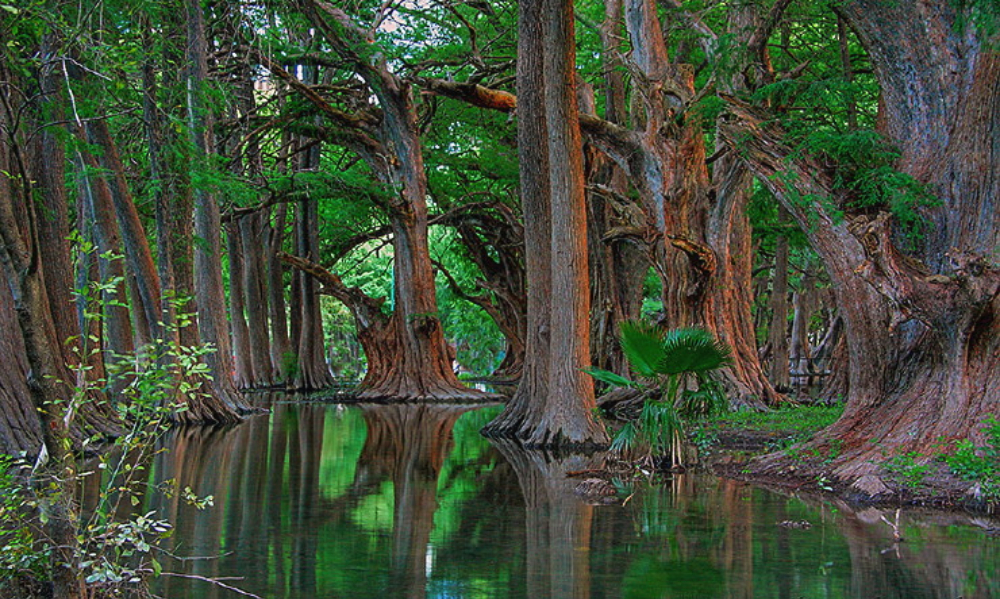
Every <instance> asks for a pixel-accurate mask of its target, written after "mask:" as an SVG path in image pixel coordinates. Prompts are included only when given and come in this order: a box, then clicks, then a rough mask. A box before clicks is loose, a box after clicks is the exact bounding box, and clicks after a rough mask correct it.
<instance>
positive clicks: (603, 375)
mask: <svg viewBox="0 0 1000 599" xmlns="http://www.w3.org/2000/svg"><path fill="white" fill-rule="evenodd" d="M580 370H582V371H584V372H586V373H587V374H589V375H590V376H592V377H594V378H595V379H597V380H599V381H601V382H602V383H607V384H609V385H611V386H612V387H638V385H636V383H634V382H632V381H630V380H628V379H627V378H625V377H623V376H621V375H620V374H616V373H614V372H611V371H610V370H604V369H601V368H581V369H580Z"/></svg>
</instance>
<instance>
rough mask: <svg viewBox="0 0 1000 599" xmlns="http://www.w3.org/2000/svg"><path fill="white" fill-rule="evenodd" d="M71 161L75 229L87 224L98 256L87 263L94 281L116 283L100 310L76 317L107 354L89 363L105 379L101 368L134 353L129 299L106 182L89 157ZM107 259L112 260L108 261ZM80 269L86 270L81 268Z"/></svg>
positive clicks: (82, 155) (119, 386)
mask: <svg viewBox="0 0 1000 599" xmlns="http://www.w3.org/2000/svg"><path fill="white" fill-rule="evenodd" d="M74 162H75V163H76V165H77V170H78V173H77V176H78V180H79V183H80V184H79V189H80V197H79V199H78V202H79V208H80V210H79V216H80V217H81V220H80V223H79V227H80V228H83V227H86V226H87V224H88V223H89V224H90V225H91V227H90V229H91V230H90V235H91V236H92V238H93V241H94V245H95V246H96V249H97V254H98V255H97V256H94V255H91V256H89V260H94V261H96V264H95V265H96V266H97V269H96V274H97V277H98V279H97V280H96V281H95V282H100V283H102V284H109V283H111V281H112V280H117V283H115V284H114V286H113V290H109V291H105V292H103V293H102V297H101V298H99V299H100V300H101V304H103V307H100V306H101V304H98V305H90V306H84V312H85V313H84V314H80V317H79V322H80V326H81V327H82V328H83V330H87V337H88V339H89V338H90V337H91V336H92V335H93V334H96V337H97V338H98V339H100V340H101V341H102V345H103V346H104V347H103V349H104V350H106V351H107V356H104V355H103V353H102V354H99V358H100V359H99V360H92V361H93V362H99V364H92V366H96V367H99V370H98V372H100V373H101V374H100V375H99V376H98V378H103V377H104V376H106V373H105V370H104V365H108V366H111V365H114V364H115V363H116V362H117V361H118V360H120V359H122V358H125V359H127V356H128V355H130V354H132V353H133V351H134V350H135V347H134V345H133V339H132V322H131V319H130V318H129V310H128V301H129V296H128V291H127V288H126V285H125V282H126V278H125V268H124V265H123V264H122V259H121V257H120V256H121V253H122V245H121V237H120V236H119V233H118V225H117V223H116V222H115V218H114V206H113V204H112V201H111V191H110V189H109V188H108V184H107V181H106V180H105V179H104V177H102V176H100V175H99V174H98V165H97V161H96V160H95V159H94V157H93V156H91V155H89V154H86V153H84V152H77V160H75V161H74ZM81 233H83V234H84V235H86V232H85V231H81ZM107 256H113V257H111V258H108V257H107ZM84 264H86V262H84ZM84 268H86V267H85V266H84ZM87 274H89V273H83V275H84V276H82V277H80V279H82V280H78V287H79V288H80V289H83V288H84V287H85V286H86V285H87V284H89V282H90V277H88V276H86V275H87ZM93 299H98V298H93ZM87 300H88V298H87V296H86V295H84V296H83V297H78V298H77V301H78V302H80V301H87ZM90 310H99V311H100V312H99V313H98V314H97V316H99V317H100V318H98V319H97V322H96V325H97V326H96V329H97V330H96V331H91V330H88V329H89V328H93V327H92V324H91V323H88V318H89V317H88V315H87V314H86V312H87V311H90ZM91 316H94V315H91ZM102 324H103V325H104V331H103V332H102V330H101V329H102ZM93 349H94V348H89V351H88V352H87V353H88V354H89V353H90V351H92V350H93ZM126 382H127V381H124V380H122V379H119V380H117V381H114V385H113V386H112V389H113V391H114V392H115V393H117V392H119V391H121V389H122V388H123V386H124V384H125V383H126Z"/></svg>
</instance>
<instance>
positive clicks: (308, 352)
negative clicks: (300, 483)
mask: <svg viewBox="0 0 1000 599" xmlns="http://www.w3.org/2000/svg"><path fill="white" fill-rule="evenodd" d="M304 162H305V163H304V165H303V167H304V169H312V168H319V148H318V146H317V147H313V148H312V149H311V150H309V151H308V152H306V155H305V156H304ZM317 221H318V214H317V212H316V200H315V199H312V198H306V199H304V200H302V201H301V202H299V209H298V213H297V215H296V220H295V226H296V240H297V243H298V248H297V249H298V255H299V256H300V257H303V258H306V259H307V260H311V261H317V260H318V259H319V223H318V222H317ZM299 279H300V280H299V293H300V294H301V296H300V297H301V306H300V309H301V312H300V314H299V318H300V320H299V322H300V325H299V326H300V329H299V339H298V359H299V362H298V368H297V369H296V372H295V380H294V382H293V387H294V388H295V389H323V388H325V387H329V386H330V385H332V384H333V377H331V376H330V369H329V367H328V366H327V364H326V353H325V352H324V345H325V344H324V340H323V316H322V314H321V313H320V305H319V293H318V290H317V289H316V285H315V283H314V282H313V280H312V278H311V277H308V276H306V275H305V274H304V273H300V274H299Z"/></svg>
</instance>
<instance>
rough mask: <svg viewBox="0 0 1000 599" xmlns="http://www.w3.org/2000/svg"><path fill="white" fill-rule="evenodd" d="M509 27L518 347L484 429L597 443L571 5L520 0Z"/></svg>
mask: <svg viewBox="0 0 1000 599" xmlns="http://www.w3.org/2000/svg"><path fill="white" fill-rule="evenodd" d="M518 32H519V44H520V46H519V48H518V66H517V70H518V95H519V97H520V108H519V123H518V142H519V143H518V146H519V152H520V168H521V186H522V187H521V198H522V205H523V206H524V217H525V256H526V262H527V263H526V267H527V278H528V293H529V295H528V342H527V355H526V362H525V370H524V375H523V376H522V377H521V384H520V386H519V387H518V391H517V393H516V394H515V395H514V398H513V399H512V400H511V402H510V403H509V404H508V405H507V408H506V409H505V410H504V412H503V413H502V414H501V415H500V416H498V417H497V419H495V420H494V421H493V422H491V423H490V424H489V425H487V427H486V428H485V429H484V433H486V434H489V435H494V436H502V437H514V438H520V439H522V440H523V441H524V442H525V443H526V444H528V445H529V446H538V447H558V446H563V445H566V446H572V445H588V444H594V443H598V444H600V443H604V442H606V441H607V437H606V435H605V433H604V431H603V429H602V428H601V427H600V425H599V424H598V423H597V422H596V421H595V420H594V418H593V416H592V413H591V412H592V409H593V407H594V406H595V402H594V395H593V381H592V380H591V379H590V378H589V376H587V375H585V374H584V373H583V372H582V371H581V370H580V369H581V368H582V367H584V366H586V365H588V364H589V362H590V356H589V352H590V348H589V322H588V318H589V303H590V301H589V300H590V294H589V291H588V289H587V287H588V266H587V246H586V243H587V239H586V230H587V229H586V227H587V224H586V208H585V205H584V203H585V190H584V180H583V142H582V138H581V136H580V129H579V118H578V116H577V98H576V81H575V75H574V72H573V65H574V43H573V6H572V4H571V3H570V2H566V1H564V0H553V1H550V0H545V1H537V2H524V3H522V4H521V7H520V13H519V17H518ZM539 82H544V83H543V84H542V85H541V86H539ZM538 87H540V88H541V89H538Z"/></svg>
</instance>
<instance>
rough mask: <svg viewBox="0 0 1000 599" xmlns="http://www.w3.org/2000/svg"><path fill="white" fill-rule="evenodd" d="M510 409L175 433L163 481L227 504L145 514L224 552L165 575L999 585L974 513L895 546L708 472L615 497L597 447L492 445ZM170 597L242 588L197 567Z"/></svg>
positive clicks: (378, 593) (878, 527)
mask: <svg viewBox="0 0 1000 599" xmlns="http://www.w3.org/2000/svg"><path fill="white" fill-rule="evenodd" d="M492 416H493V412H488V411H483V410H474V409H473V408H472V407H471V406H411V405H392V406H381V405H378V406H377V405H364V406H354V407H343V406H330V405H322V404H282V403H276V404H274V409H273V412H272V413H271V414H270V415H263V416H258V417H254V418H252V419H250V420H249V421H248V422H247V423H245V424H243V425H241V426H239V427H236V428H233V429H227V430H218V429H185V430H179V431H176V432H174V433H173V434H172V436H171V437H170V438H169V439H167V440H166V443H165V445H166V446H167V447H169V448H170V450H169V452H165V453H161V454H159V455H158V456H157V458H156V460H155V463H154V465H153V475H154V482H157V483H160V482H162V481H167V480H173V481H174V482H173V486H174V487H175V488H178V489H184V488H185V487H190V488H191V489H192V490H193V491H194V492H195V493H196V494H197V495H200V496H206V495H212V496H213V498H214V504H215V505H214V507H211V508H207V509H203V510H199V509H197V508H196V507H194V506H191V505H189V504H188V503H187V502H186V501H185V500H184V499H183V497H182V496H181V494H176V495H175V496H173V497H172V498H171V499H164V498H163V497H162V496H160V495H159V494H156V493H150V494H149V495H148V497H147V499H146V501H147V502H148V504H149V505H148V506H147V509H156V510H157V511H159V512H160V513H162V514H165V515H166V516H167V517H169V518H170V519H171V521H173V522H174V523H175V524H176V528H177V530H176V534H175V536H174V538H172V539H171V541H170V543H171V545H170V548H169V549H170V551H171V552H172V553H173V554H175V555H177V556H184V557H197V558H212V559H190V560H184V561H170V560H164V561H165V564H164V565H165V568H166V569H168V570H172V571H174V572H182V573H185V574H187V575H192V576H197V577H203V578H217V579H224V580H225V582H226V583H227V584H234V585H236V586H239V587H240V588H243V589H246V590H248V591H251V592H254V593H256V594H258V595H260V596H262V597H267V598H280V599H300V598H301V599H305V598H313V597H352V598H354V597H356V598H366V597H377V598H379V599H391V598H396V597H407V598H410V597H412V598H425V597H470V598H471V597H476V598H480V597H482V598H487V599H488V598H494V597H495V598H501V597H515V598H516V597H530V598H532V599H546V598H550V599H600V598H632V597H649V598H654V597H656V598H658V597H736V598H750V597H768V598H772V597H788V598H791V597H875V596H879V597H886V598H891V597H898V598H903V597H906V598H911V597H918V598H919V597H934V598H938V597H940V598H944V597H949V598H953V597H958V596H962V597H965V598H973V597H991V596H1000V582H998V580H997V578H998V577H997V576H996V571H997V569H998V566H1000V550H998V546H1000V540H997V539H992V538H989V537H987V536H986V535H984V534H983V532H982V531H981V530H980V529H977V528H974V527H970V526H969V525H968V518H967V517H964V516H941V515H927V514H916V513H910V512H907V513H904V514H903V515H902V516H901V530H902V535H903V536H904V537H905V538H906V541H905V542H903V543H901V544H896V545H894V542H893V531H892V528H891V526H890V524H891V523H893V522H894V514H892V513H883V512H875V511H862V512H858V513H855V512H853V511H852V510H851V509H850V508H849V507H848V506H846V505H837V504H828V503H827V504H824V503H819V504H817V503H810V502H808V501H806V500H802V499H798V498H789V497H784V496H781V495H778V494H774V493H770V492H767V491H764V490H762V489H756V488H752V487H749V486H746V485H743V484H740V483H736V482H733V481H722V480H718V479H714V478H705V477H696V476H681V477H678V478H677V479H675V480H674V481H672V483H671V484H669V485H667V486H665V487H661V488H656V489H636V490H635V491H636V492H635V494H634V495H632V496H631V498H630V499H629V500H628V501H627V503H626V504H625V505H624V506H622V505H620V503H621V501H620V499H621V498H624V497H625V496H626V495H628V492H629V491H623V492H622V493H621V494H620V495H619V498H620V499H619V501H618V502H617V503H618V504H616V505H603V504H601V502H598V501H593V499H594V498H593V497H591V498H590V499H588V500H584V499H583V498H581V497H580V495H579V494H578V492H577V487H578V486H579V484H580V479H579V478H568V477H567V476H566V474H567V473H569V472H580V471H586V470H587V469H589V468H592V467H594V466H596V465H597V463H596V461H595V460H594V459H593V458H587V457H581V456H571V457H555V456H548V455H545V454H542V453H539V452H525V451H523V450H521V449H520V448H517V447H515V446H511V445H509V444H505V443H497V444H495V445H491V444H490V443H489V442H487V441H486V440H485V439H483V438H481V437H480V436H479V435H478V430H479V428H480V427H481V426H482V425H483V424H485V423H486V422H487V421H489V420H490V418H491V417H492ZM883 516H884V517H885V520H887V521H888V522H889V523H887V522H886V521H884V520H883ZM803 521H805V522H809V523H810V527H809V528H805V527H804V525H801V526H798V527H795V526H779V525H778V523H782V522H785V523H789V522H790V523H799V522H803ZM980 524H981V525H982V526H997V523H996V522H990V521H983V522H980ZM232 577H238V578H241V580H239V581H234V580H229V579H230V578H232ZM156 591H157V593H158V594H159V595H160V596H163V597H168V598H170V599H185V598H189V597H190V598H194V597H198V598H202V597H207V598H219V599H228V598H231V597H238V596H239V595H237V594H235V593H233V592H230V591H227V590H225V589H222V588H219V587H217V586H211V585H208V584H206V583H205V582H202V581H199V580H192V579H185V578H163V579H161V581H160V582H159V583H158V587H157V589H156Z"/></svg>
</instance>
